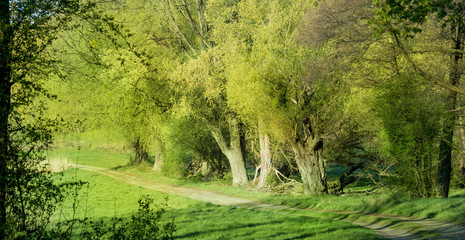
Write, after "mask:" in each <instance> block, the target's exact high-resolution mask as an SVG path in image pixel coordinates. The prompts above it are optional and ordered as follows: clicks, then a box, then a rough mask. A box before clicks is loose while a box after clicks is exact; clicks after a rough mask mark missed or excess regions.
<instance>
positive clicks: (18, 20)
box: [0, 1, 92, 239]
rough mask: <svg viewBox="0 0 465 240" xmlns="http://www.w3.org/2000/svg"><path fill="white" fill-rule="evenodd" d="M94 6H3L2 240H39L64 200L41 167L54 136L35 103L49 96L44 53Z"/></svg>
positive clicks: (0, 98)
mask: <svg viewBox="0 0 465 240" xmlns="http://www.w3.org/2000/svg"><path fill="white" fill-rule="evenodd" d="M91 6H92V4H83V5H80V4H79V2H78V1H2V2H1V3H0V45H1V46H0V76H1V77H0V78H1V79H0V112H1V113H0V238H5V239H8V238H15V237H20V236H21V235H24V236H28V235H29V236H35V237H40V234H42V233H43V232H42V231H44V230H45V225H46V223H47V221H48V219H49V217H50V215H47V214H51V210H50V209H53V206H54V202H56V201H59V200H60V193H59V191H58V192H57V191H56V190H57V187H56V186H55V185H54V184H53V183H52V181H51V180H50V179H49V177H47V176H46V175H44V174H43V171H42V170H40V169H39V168H38V163H39V161H40V160H41V159H42V158H41V157H40V154H39V152H40V151H41V150H43V149H44V146H47V144H49V143H50V135H49V127H47V126H48V124H46V123H47V121H46V120H44V119H42V118H41V116H40V115H36V114H40V113H43V106H42V105H41V104H40V103H37V102H35V101H34V100H35V98H36V97H37V96H38V95H45V96H47V93H46V91H45V90H44V89H43V88H42V86H41V82H40V81H39V78H41V77H43V76H44V75H46V74H47V70H48V68H47V67H48V66H50V65H51V64H52V63H53V61H50V59H48V58H47V57H46V55H44V52H45V49H46V48H47V47H48V46H49V45H50V44H51V42H52V41H53V40H54V39H55V34H56V33H57V31H59V29H61V28H63V27H65V26H66V24H67V23H68V22H69V20H70V18H71V16H73V15H75V14H77V13H79V12H80V11H84V12H85V11H86V8H87V10H88V9H89V8H88V7H91ZM34 118H35V120H34ZM41 125H42V126H41ZM42 194H44V195H42ZM47 201H49V202H47ZM44 213H45V214H44ZM41 214H43V215H41ZM35 223H36V224H37V225H36V224H35Z"/></svg>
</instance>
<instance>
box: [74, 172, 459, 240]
mask: <svg viewBox="0 0 465 240" xmlns="http://www.w3.org/2000/svg"><path fill="white" fill-rule="evenodd" d="M72 167H78V168H80V169H83V170H87V171H92V172H96V173H99V174H102V175H105V176H107V177H110V178H113V179H116V180H119V181H122V182H125V183H129V184H132V185H136V186H140V187H144V188H147V189H151V190H155V191H159V192H164V193H168V194H175V195H181V196H185V197H188V198H192V199H197V200H200V201H205V202H210V203H212V204H217V205H225V206H233V207H241V208H249V209H254V210H260V211H276V212H280V213H283V214H293V215H303V216H311V213H332V214H337V215H338V216H340V217H336V218H334V217H331V218H330V219H333V220H339V221H346V222H350V223H353V224H356V225H359V226H362V227H365V228H368V229H372V230H374V231H376V233H378V234H379V235H381V236H383V237H385V238H389V239H403V240H408V239H418V238H416V237H415V235H414V234H413V233H412V232H411V231H406V230H402V229H397V228H395V227H394V226H393V225H395V224H397V223H412V224H416V225H418V226H421V227H422V228H423V230H430V231H434V232H437V233H438V234H439V237H437V238H435V239H465V226H462V225H456V224H452V223H446V222H438V221H434V220H428V219H418V218H412V217H403V216H392V215H386V214H368V213H359V212H352V211H332V210H320V209H301V208H296V207H291V206H286V205H274V204H269V203H260V202H255V201H251V200H247V199H242V198H236V197H230V196H227V195H223V194H220V193H215V192H211V191H206V190H201V189H195V188H187V187H181V186H177V185H172V184H166V183H160V182H156V181H151V180H147V179H144V178H142V177H138V176H134V175H131V174H129V173H124V172H119V171H114V170H108V169H104V168H99V167H92V166H86V165H75V164H73V165H72ZM354 215H357V216H360V218H359V219H363V217H364V216H368V217H376V218H378V219H391V220H395V221H394V223H393V222H392V221H391V223H390V224H380V223H377V221H375V223H370V222H366V221H362V220H348V219H347V216H354ZM319 217H321V216H319Z"/></svg>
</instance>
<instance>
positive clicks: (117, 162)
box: [46, 149, 131, 168]
mask: <svg viewBox="0 0 465 240" xmlns="http://www.w3.org/2000/svg"><path fill="white" fill-rule="evenodd" d="M46 154H47V157H48V158H49V159H51V160H52V161H53V159H61V160H63V159H66V160H68V163H73V164H84V165H90V166H96V167H103V168H118V167H121V166H125V165H127V164H128V163H129V160H130V156H131V154H130V153H118V152H112V151H102V150H96V149H83V150H79V151H77V150H75V149H57V150H53V151H48V152H47V153H46Z"/></svg>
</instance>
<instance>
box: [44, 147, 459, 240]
mask: <svg viewBox="0 0 465 240" xmlns="http://www.w3.org/2000/svg"><path fill="white" fill-rule="evenodd" d="M48 155H49V158H52V159H53V158H55V159H67V161H68V162H69V163H78V164H84V165H90V166H98V167H104V168H108V169H116V170H118V171H123V172H125V173H129V174H132V175H135V176H140V177H143V178H144V179H148V180H154V181H157V182H164V183H169V184H176V185H180V186H185V187H192V188H199V189H205V190H210V191H215V192H220V193H222V194H225V195H229V196H235V197H241V198H245V199H250V200H255V201H259V202H268V203H273V204H283V205H289V206H295V207H298V208H302V209H306V208H309V209H318V210H323V209H324V210H325V211H326V210H336V211H354V212H365V213H382V214H392V215H402V216H413V217H419V218H431V219H436V220H440V221H448V222H455V223H465V219H463V217H462V216H463V215H464V213H465V204H464V203H465V201H464V200H465V191H464V190H461V191H459V190H454V191H453V192H452V194H451V197H450V198H448V199H439V198H431V199H410V198H407V197H403V196H402V195H399V194H395V193H394V194H392V193H391V194H388V193H387V192H383V191H382V190H380V191H377V192H375V193H372V194H345V195H342V196H333V195H325V196H312V197H309V196H304V195H302V194H277V193H272V192H267V191H258V190H256V189H254V188H253V187H250V186H249V187H247V186H246V187H241V188H238V187H232V186H230V183H228V182H225V181H222V180H217V181H209V182H205V181H201V180H198V179H175V178H169V177H165V176H161V175H159V174H155V173H154V172H153V171H151V165H150V164H148V163H144V164H141V165H139V166H129V165H128V164H129V160H130V154H129V153H118V152H114V151H113V152H112V151H102V150H98V149H97V150H96V149H85V150H79V151H77V150H72V149H67V150H66V149H62V150H54V151H51V152H49V153H48ZM62 174H63V176H61V177H59V176H60V174H57V179H61V180H60V181H68V180H73V179H78V180H82V181H85V182H87V183H88V184H86V185H84V186H83V188H82V189H81V190H80V194H79V197H78V201H77V202H78V204H77V205H75V207H72V206H73V202H74V201H75V200H74V199H73V197H72V196H70V198H69V199H67V201H65V202H64V204H63V205H62V206H60V208H59V211H57V213H56V214H55V216H54V222H59V221H62V220H63V219H70V218H72V217H73V214H74V217H80V218H84V217H88V218H91V219H94V220H104V221H107V220H109V219H110V218H111V217H115V216H118V217H124V216H126V217H129V215H130V214H131V213H134V212H135V211H137V200H138V199H139V198H140V197H141V196H145V195H146V196H150V198H153V199H154V200H155V203H158V204H159V205H161V206H162V205H163V204H165V203H166V204H167V206H168V207H167V211H166V214H165V216H164V219H165V220H164V221H169V220H171V219H174V221H175V225H176V229H177V231H176V233H175V237H176V238H177V239H303V238H311V239H336V238H342V239H362V238H363V239H379V238H380V237H379V236H378V235H376V234H375V233H374V232H373V231H371V230H368V229H365V228H362V227H360V226H357V225H353V224H350V223H347V222H341V221H334V220H333V219H341V218H343V219H346V220H349V221H359V222H360V221H365V222H384V223H385V224H391V225H395V227H396V228H399V229H407V230H409V231H414V232H417V233H418V234H419V235H423V236H434V234H433V235H428V234H431V233H428V231H427V229H421V228H419V227H418V226H417V225H415V224H401V223H398V221H395V220H390V219H381V218H376V217H369V216H364V217H360V215H356V214H354V215H351V214H347V215H344V216H342V217H341V215H340V214H336V213H328V212H326V213H325V212H318V211H315V212H307V213H305V214H302V213H301V212H299V213H293V212H292V211H288V212H286V213H285V214H283V213H282V212H272V211H271V212H270V211H256V210H251V209H244V208H235V207H228V206H216V205H213V204H210V203H205V202H201V201H197V200H193V199H189V198H186V197H182V196H176V195H169V196H168V195H167V194H164V193H160V192H155V191H152V190H148V189H145V188H142V187H137V186H133V185H129V184H126V183H123V182H119V181H116V180H114V179H111V178H108V177H106V176H102V175H99V174H97V173H92V172H87V171H84V170H79V169H76V168H70V169H68V170H65V171H64V172H62ZM349 190H350V188H349ZM166 199H168V200H167V201H166ZM425 230H426V231H425ZM77 232H79V230H77Z"/></svg>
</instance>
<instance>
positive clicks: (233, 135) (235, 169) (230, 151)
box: [204, 115, 248, 186]
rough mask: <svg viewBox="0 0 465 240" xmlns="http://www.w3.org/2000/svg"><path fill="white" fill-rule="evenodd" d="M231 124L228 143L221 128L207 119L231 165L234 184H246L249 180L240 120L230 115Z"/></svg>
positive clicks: (229, 122)
mask: <svg viewBox="0 0 465 240" xmlns="http://www.w3.org/2000/svg"><path fill="white" fill-rule="evenodd" d="M227 120H228V125H229V144H227V143H226V140H225V138H224V137H223V134H222V132H221V129H220V128H219V127H217V126H215V125H213V124H212V123H210V122H208V121H207V120H204V121H205V124H206V125H207V127H208V129H209V130H210V132H211V134H212V136H213V138H214V139H215V140H216V142H217V143H218V145H219V146H220V149H221V152H222V153H223V154H224V155H225V156H226V158H227V159H228V162H229V166H230V167H231V173H232V178H233V185H234V186H237V185H246V184H247V182H248V178H247V172H246V169H245V163H244V156H243V155H242V149H241V139H240V138H241V137H240V129H239V122H238V120H237V118H236V117H234V116H231V115H230V116H228V119H227Z"/></svg>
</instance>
